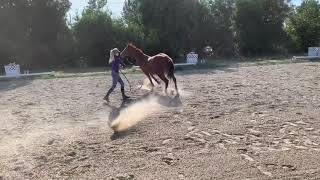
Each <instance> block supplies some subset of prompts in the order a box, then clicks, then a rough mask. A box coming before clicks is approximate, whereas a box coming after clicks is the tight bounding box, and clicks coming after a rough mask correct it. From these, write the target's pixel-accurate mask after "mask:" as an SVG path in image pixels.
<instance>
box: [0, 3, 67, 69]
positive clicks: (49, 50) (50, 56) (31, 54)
mask: <svg viewBox="0 0 320 180" xmlns="http://www.w3.org/2000/svg"><path fill="white" fill-rule="evenodd" d="M69 8H70V2H69V1H68V0H60V1H56V0H32V1H21V0H3V1H1V2H0V24H1V26H2V28H1V29H0V49H1V50H0V64H1V65H3V64H6V63H9V62H10V61H15V62H17V63H20V64H21V65H22V66H23V67H24V68H30V67H33V68H40V67H53V66H56V65H59V64H61V63H63V61H65V60H66V58H67V54H68V52H69V49H70V47H71V40H72V39H71V36H70V35H71V34H70V31H69V29H68V27H67V25H66V19H65V15H66V13H67V12H68V10H69Z"/></svg>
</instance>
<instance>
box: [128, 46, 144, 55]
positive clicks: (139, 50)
mask: <svg viewBox="0 0 320 180" xmlns="http://www.w3.org/2000/svg"><path fill="white" fill-rule="evenodd" d="M128 46H130V47H132V48H133V49H134V50H136V51H138V52H140V53H142V54H144V53H143V51H142V50H141V49H139V48H137V47H136V46H135V45H133V44H131V43H129V44H128Z"/></svg>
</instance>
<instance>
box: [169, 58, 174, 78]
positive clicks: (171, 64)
mask: <svg viewBox="0 0 320 180" xmlns="http://www.w3.org/2000/svg"><path fill="white" fill-rule="evenodd" d="M174 70H175V68H174V64H173V62H172V61H171V62H170V63H169V69H168V78H169V79H173V78H174Z"/></svg>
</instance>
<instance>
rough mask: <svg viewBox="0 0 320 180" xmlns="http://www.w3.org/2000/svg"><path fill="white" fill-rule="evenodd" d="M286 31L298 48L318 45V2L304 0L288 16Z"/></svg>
mask: <svg viewBox="0 0 320 180" xmlns="http://www.w3.org/2000/svg"><path fill="white" fill-rule="evenodd" d="M286 29H287V32H288V34H289V36H290V37H291V39H292V40H293V42H294V44H295V46H296V48H297V49H298V50H302V51H305V50H307V49H308V47H312V46H319V43H320V4H319V2H318V1H317V0H305V1H303V2H302V4H301V6H299V7H297V9H296V11H295V12H294V13H293V15H292V16H291V17H290V20H289V22H288V24H287V28H286Z"/></svg>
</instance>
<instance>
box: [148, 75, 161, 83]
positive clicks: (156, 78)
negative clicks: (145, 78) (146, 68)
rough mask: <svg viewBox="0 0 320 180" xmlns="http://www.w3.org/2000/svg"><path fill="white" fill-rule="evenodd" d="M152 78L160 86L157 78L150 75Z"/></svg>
mask: <svg viewBox="0 0 320 180" xmlns="http://www.w3.org/2000/svg"><path fill="white" fill-rule="evenodd" d="M150 76H151V77H152V79H153V80H155V81H156V82H157V83H158V84H160V81H159V80H158V79H157V78H155V77H154V76H153V75H152V74H150Z"/></svg>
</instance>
